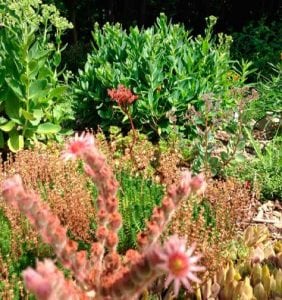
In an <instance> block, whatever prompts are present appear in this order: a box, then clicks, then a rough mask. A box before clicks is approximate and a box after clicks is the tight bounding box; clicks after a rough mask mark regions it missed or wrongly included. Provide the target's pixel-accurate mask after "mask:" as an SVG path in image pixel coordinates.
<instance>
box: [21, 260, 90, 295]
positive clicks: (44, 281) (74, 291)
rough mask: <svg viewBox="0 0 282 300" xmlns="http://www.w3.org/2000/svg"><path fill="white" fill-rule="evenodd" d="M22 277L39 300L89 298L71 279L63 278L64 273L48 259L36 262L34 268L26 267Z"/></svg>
mask: <svg viewBox="0 0 282 300" xmlns="http://www.w3.org/2000/svg"><path fill="white" fill-rule="evenodd" d="M23 279H24V282H25V285H26V287H27V289H28V290H29V291H30V292H32V293H33V294H34V295H35V296H36V297H37V299H40V300H49V299H56V300H65V299H70V300H88V299H90V297H88V296H87V294H85V293H83V292H82V291H80V290H79V289H78V288H77V287H76V286H75V285H74V283H73V282H72V281H67V280H65V277H64V274H63V273H62V272H61V271H59V270H58V269H57V267H56V266H55V265H54V263H53V262H52V261H51V260H48V259H46V260H44V262H37V266H36V270H34V269H31V268H27V269H26V270H25V271H24V272H23Z"/></svg>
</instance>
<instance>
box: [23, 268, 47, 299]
mask: <svg viewBox="0 0 282 300" xmlns="http://www.w3.org/2000/svg"><path fill="white" fill-rule="evenodd" d="M23 278H24V282H25V285H26V287H27V289H28V290H30V291H31V292H32V293H34V294H35V295H36V296H37V297H38V298H39V299H48V298H49V296H50V294H51V292H52V288H51V285H50V284H49V281H48V279H46V278H44V277H43V276H42V275H41V274H39V273H38V272H36V271H35V270H33V269H31V268H27V269H26V270H25V271H24V272H23Z"/></svg>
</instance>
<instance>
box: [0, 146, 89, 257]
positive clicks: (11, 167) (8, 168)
mask: <svg viewBox="0 0 282 300" xmlns="http://www.w3.org/2000/svg"><path fill="white" fill-rule="evenodd" d="M60 151H61V149H60V147H59V146H58V145H55V144H54V145H52V146H48V147H42V146H37V147H36V148H35V149H34V150H24V151H20V152H18V153H16V154H15V155H13V156H10V157H9V158H8V160H7V161H5V162H4V164H3V165H2V170H1V173H0V180H1V181H2V180H3V179H5V178H8V177H10V176H11V175H13V174H16V173H18V174H20V176H21V177H22V179H23V182H24V184H25V186H26V187H28V188H30V189H33V190H34V191H36V192H37V193H39V195H41V197H42V199H44V200H45V201H47V202H48V203H49V205H50V207H51V209H52V211H53V212H54V213H55V214H57V215H58V217H59V219H60V220H61V222H62V224H63V225H65V226H67V228H68V229H69V230H70V232H71V234H72V236H73V237H74V238H75V239H82V240H84V241H88V240H90V238H91V236H90V233H89V226H90V218H91V216H90V215H89V213H90V212H92V211H93V209H92V200H91V195H90V192H89V191H88V190H87V188H86V184H87V179H86V176H85V175H84V174H80V172H79V171H78V170H77V165H76V164H75V163H73V162H68V163H67V164H65V163H64V162H63V160H62V159H61V158H60ZM0 208H2V209H3V210H4V212H5V215H6V216H7V218H8V219H9V221H10V222H11V227H12V228H13V239H14V244H15V245H14V246H15V248H17V240H21V241H28V242H29V243H32V242H33V243H34V244H37V243H38V237H37V234H36V233H35V232H34V231H33V230H32V229H31V228H30V226H28V225H27V222H26V221H25V219H24V218H22V217H21V215H20V214H19V212H18V211H17V210H15V209H13V208H11V207H9V208H8V207H7V206H6V205H5V204H4V203H3V201H0ZM14 250H15V251H16V253H17V252H18V251H19V249H14Z"/></svg>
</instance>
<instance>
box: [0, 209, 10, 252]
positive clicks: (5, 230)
mask: <svg viewBox="0 0 282 300" xmlns="http://www.w3.org/2000/svg"><path fill="white" fill-rule="evenodd" d="M0 228H1V230H0V255H1V256H3V257H5V256H6V255H8V254H9V252H10V248H11V228H10V224H9V221H8V219H7V218H6V216H5V215H4V212H3V211H2V210H0Z"/></svg>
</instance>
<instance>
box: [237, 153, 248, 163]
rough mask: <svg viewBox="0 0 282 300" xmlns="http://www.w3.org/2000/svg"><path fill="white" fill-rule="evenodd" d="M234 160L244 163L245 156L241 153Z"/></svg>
mask: <svg viewBox="0 0 282 300" xmlns="http://www.w3.org/2000/svg"><path fill="white" fill-rule="evenodd" d="M235 160H236V161H237V162H244V161H245V160H246V158H245V156H244V155H243V154H241V153H238V154H236V155H235Z"/></svg>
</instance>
